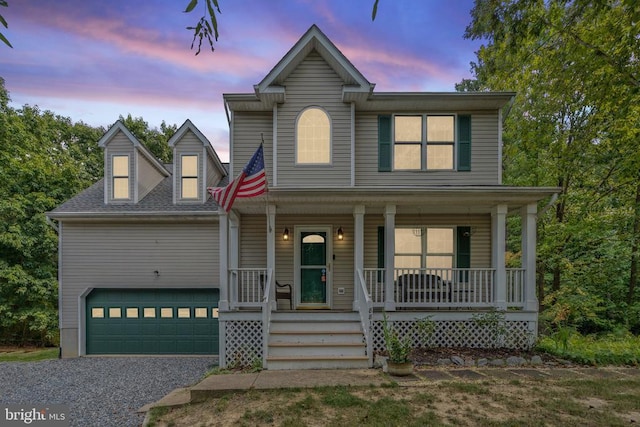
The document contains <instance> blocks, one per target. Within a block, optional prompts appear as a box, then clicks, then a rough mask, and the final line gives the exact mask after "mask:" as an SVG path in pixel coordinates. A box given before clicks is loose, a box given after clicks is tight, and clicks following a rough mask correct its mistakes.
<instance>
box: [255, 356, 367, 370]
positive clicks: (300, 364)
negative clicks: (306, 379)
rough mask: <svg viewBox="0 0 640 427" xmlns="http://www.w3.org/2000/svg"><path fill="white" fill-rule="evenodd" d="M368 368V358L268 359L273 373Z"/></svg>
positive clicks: (311, 357) (299, 357)
mask: <svg viewBox="0 0 640 427" xmlns="http://www.w3.org/2000/svg"><path fill="white" fill-rule="evenodd" d="M368 367H369V359H368V358H367V356H342V357H321V356H305V357H301V356H295V357H285V356H273V357H272V356H269V357H268V358H267V369H268V370H273V371H278V370H291V369H366V368H368Z"/></svg>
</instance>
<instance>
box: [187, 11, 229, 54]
mask: <svg viewBox="0 0 640 427" xmlns="http://www.w3.org/2000/svg"><path fill="white" fill-rule="evenodd" d="M203 3H204V4H205V9H204V14H203V15H202V17H201V18H200V20H199V21H198V23H197V24H196V26H195V27H187V30H191V31H193V40H192V41H191V49H193V46H194V45H195V43H196V40H197V41H198V50H197V51H196V55H198V54H199V53H200V50H201V49H202V40H203V39H206V40H207V41H208V42H209V46H210V47H211V52H213V51H214V50H215V48H214V47H213V40H214V39H215V41H218V37H219V33H218V19H217V18H216V12H217V13H222V12H221V11H220V5H218V0H204V2H203ZM196 6H198V0H190V1H189V4H187V7H186V9H185V10H184V12H185V13H190V12H192V11H193V10H194V9H195V8H196Z"/></svg>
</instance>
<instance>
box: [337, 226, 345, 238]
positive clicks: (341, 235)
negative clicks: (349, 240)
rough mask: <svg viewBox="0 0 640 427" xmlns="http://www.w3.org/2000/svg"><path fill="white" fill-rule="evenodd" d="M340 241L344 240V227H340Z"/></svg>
mask: <svg viewBox="0 0 640 427" xmlns="http://www.w3.org/2000/svg"><path fill="white" fill-rule="evenodd" d="M338 240H344V231H343V230H342V227H338Z"/></svg>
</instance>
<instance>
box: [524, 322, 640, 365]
mask: <svg viewBox="0 0 640 427" xmlns="http://www.w3.org/2000/svg"><path fill="white" fill-rule="evenodd" d="M537 347H538V349H539V350H543V351H545V352H547V353H550V354H553V355H555V356H558V357H562V358H565V359H570V360H573V361H575V362H578V363H583V364H587V365H634V366H638V365H640V336H635V335H632V334H629V333H623V334H609V335H599V336H596V335H586V336H584V335H581V334H579V333H578V332H575V331H572V330H570V329H563V330H561V331H559V332H557V333H555V334H552V335H550V336H543V337H541V338H540V340H539V342H538V346H537Z"/></svg>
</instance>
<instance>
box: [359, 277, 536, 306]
mask: <svg viewBox="0 0 640 427" xmlns="http://www.w3.org/2000/svg"><path fill="white" fill-rule="evenodd" d="M363 276H364V281H365V286H366V289H367V291H368V293H369V295H370V296H371V299H372V301H373V306H374V307H384V301H385V289H386V286H385V269H384V268H365V269H364V271H363ZM506 277H507V283H506V285H507V304H508V305H509V306H510V307H520V306H523V305H524V269H507V276H506ZM495 285H496V283H495V269H493V268H426V269H424V268H423V269H416V268H396V269H395V270H394V284H393V290H394V301H395V305H396V307H398V308H420V307H452V308H453V307H455V308H465V307H490V306H492V305H493V304H494V302H495Z"/></svg>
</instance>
